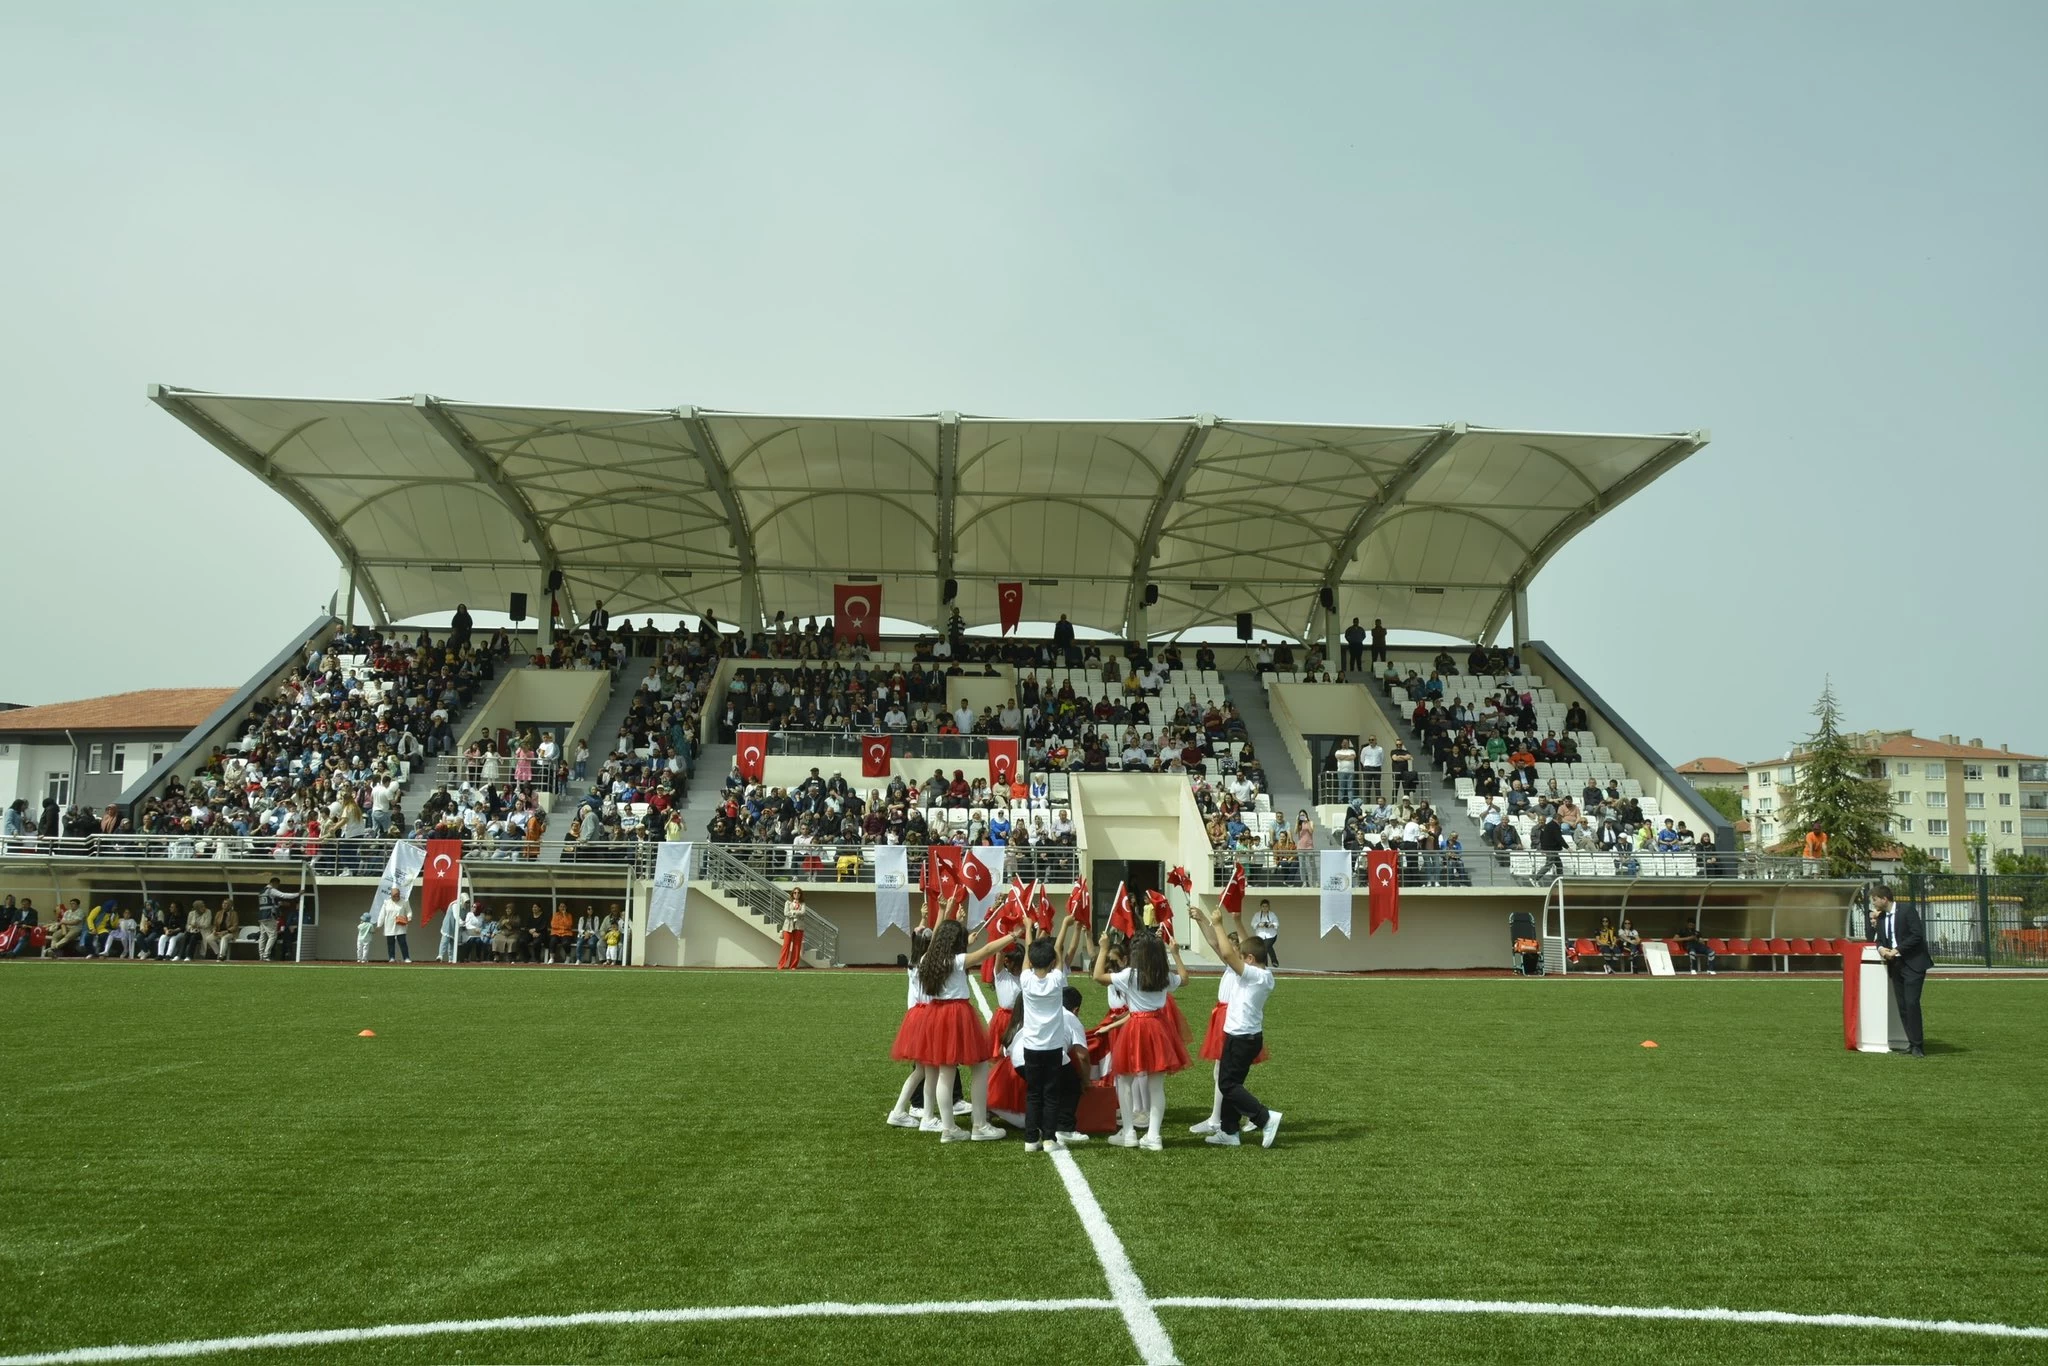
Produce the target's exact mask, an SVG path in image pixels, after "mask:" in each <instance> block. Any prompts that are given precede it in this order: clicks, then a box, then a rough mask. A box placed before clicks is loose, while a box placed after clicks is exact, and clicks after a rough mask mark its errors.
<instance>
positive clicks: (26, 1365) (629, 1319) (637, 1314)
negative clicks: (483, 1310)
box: [0, 1300, 1116, 1366]
mask: <svg viewBox="0 0 2048 1366" xmlns="http://www.w3.org/2000/svg"><path fill="white" fill-rule="evenodd" d="M1115 1308H1116V1304H1115V1302H1114V1301H1111V1300H955V1301H933V1302H927V1303H920V1304H840V1303H837V1302H834V1301H830V1300H827V1301H821V1302H819V1303H815V1304H758V1305H733V1306H729V1307H724V1308H705V1309H616V1310H606V1311H599V1312H595V1313H586V1314H520V1315H516V1316H513V1317H510V1318H499V1319H442V1320H438V1321H435V1322H431V1323H384V1324H378V1325H377V1326H375V1327H372V1328H320V1329H313V1330H310V1331H306V1332H298V1333H257V1334H253V1335H251V1336H248V1337H236V1338H192V1339H187V1340H186V1341H183V1342H159V1343H152V1344H149V1345H146V1346H133V1345H128V1344H117V1345H113V1346H108V1347H75V1348H72V1349H71V1350H70V1351H65V1352H37V1353H32V1354H30V1355H27V1356H11V1357H0V1366H63V1363H66V1362H90V1361H147V1360H154V1359H159V1358H163V1357H199V1356H214V1355H217V1354H219V1353H222V1352H247V1351H258V1350H263V1349H268V1348H292V1347H332V1346H337V1345H340V1344H343V1343H350V1342H378V1341H384V1340H387V1339H392V1338H427V1337H442V1336H447V1335H450V1334H457V1333H516V1332H532V1331H534V1330H537V1329H552V1328H582V1327H588V1326H592V1325H596V1326H600V1327H619V1326H626V1327H631V1326H637V1325H642V1324H661V1323H728V1322H734V1321H740V1320H747V1319H814V1318H900V1317H909V1318H915V1317H917V1316H919V1315H923V1314H1022V1313H1030V1312H1034V1311H1036V1310H1040V1309H1100V1310H1104V1311H1110V1310H1114V1309H1115Z"/></svg>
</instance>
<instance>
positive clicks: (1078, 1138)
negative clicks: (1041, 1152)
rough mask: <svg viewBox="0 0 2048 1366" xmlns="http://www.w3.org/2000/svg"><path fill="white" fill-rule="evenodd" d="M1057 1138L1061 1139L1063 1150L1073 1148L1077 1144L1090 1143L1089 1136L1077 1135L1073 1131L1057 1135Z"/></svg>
mask: <svg viewBox="0 0 2048 1366" xmlns="http://www.w3.org/2000/svg"><path fill="white" fill-rule="evenodd" d="M1055 1137H1056V1138H1058V1139H1059V1141H1060V1146H1061V1147H1062V1148H1071V1147H1073V1146H1074V1145H1075V1144H1077V1143H1086V1142H1087V1141H1088V1135H1086V1134H1083V1133H1076V1132H1074V1131H1072V1130H1069V1131H1068V1132H1066V1133H1063V1134H1057V1135H1055Z"/></svg>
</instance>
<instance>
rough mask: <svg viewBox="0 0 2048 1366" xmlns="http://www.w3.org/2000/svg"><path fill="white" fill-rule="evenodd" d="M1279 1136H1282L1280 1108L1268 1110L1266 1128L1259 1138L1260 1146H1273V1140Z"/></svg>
mask: <svg viewBox="0 0 2048 1366" xmlns="http://www.w3.org/2000/svg"><path fill="white" fill-rule="evenodd" d="M1278 1137H1280V1112H1279V1111H1278V1110H1268V1111H1267V1112H1266V1128H1265V1132H1264V1134H1263V1135H1262V1136H1261V1137H1260V1139H1259V1146H1260V1147H1261V1148H1270V1147H1272V1146H1273V1140H1274V1139H1276V1138H1278Z"/></svg>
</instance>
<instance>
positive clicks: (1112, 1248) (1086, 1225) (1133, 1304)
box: [1052, 1148, 1180, 1366]
mask: <svg viewBox="0 0 2048 1366" xmlns="http://www.w3.org/2000/svg"><path fill="white" fill-rule="evenodd" d="M1052 1165H1053V1169H1054V1170H1055V1171H1057V1172H1058V1173H1059V1174H1060V1182H1061V1184H1063V1185H1064V1186H1066V1188H1067V1199H1069V1200H1071V1201H1073V1203H1074V1213H1076V1214H1078V1215H1080V1216H1081V1227H1082V1228H1083V1229H1084V1230H1086V1231H1087V1234H1088V1241H1089V1242H1090V1243H1092V1244H1093V1245H1094V1247H1095V1260H1096V1261H1098V1262H1100V1263H1102V1274H1103V1275H1104V1276H1106V1277H1108V1279H1109V1293H1110V1296H1111V1298H1112V1299H1114V1300H1115V1301H1116V1307H1117V1310H1118V1312H1120V1313H1121V1314H1122V1315H1123V1316H1124V1326H1125V1327H1126V1328H1128V1329H1130V1330H1131V1341H1132V1342H1133V1343H1136V1344H1137V1348H1138V1359H1139V1360H1140V1361H1143V1362H1145V1363H1146V1366H1162V1364H1163V1363H1167V1362H1176V1361H1179V1360H1180V1358H1179V1357H1178V1356H1175V1355H1174V1351H1173V1339H1172V1338H1170V1337H1168V1336H1167V1335H1166V1325H1165V1324H1163V1323H1161V1322H1160V1321H1159V1313H1158V1311H1157V1310H1155V1309H1154V1308H1153V1307H1152V1306H1153V1304H1154V1301H1153V1300H1152V1299H1151V1297H1150V1296H1148V1295H1146V1293H1145V1283H1144V1282H1143V1281H1141V1280H1139V1279H1138V1270H1137V1268H1136V1267H1134V1266H1132V1265H1131V1259H1130V1256H1129V1254H1128V1253H1126V1252H1125V1251H1124V1242H1123V1239H1121V1238H1119V1237H1117V1236H1116V1230H1115V1229H1114V1228H1112V1227H1110V1223H1109V1216H1108V1215H1106V1214H1104V1213H1103V1212H1102V1206H1101V1204H1100V1203H1098V1202H1097V1200H1096V1199H1095V1192H1094V1190H1093V1189H1091V1188H1090V1187H1089V1185H1088V1178H1087V1177H1085V1176H1083V1175H1081V1167H1080V1164H1078V1163H1077V1162H1075V1161H1074V1155H1073V1154H1072V1153H1070V1152H1068V1151H1067V1150H1066V1149H1065V1148H1054V1149H1053V1151H1052Z"/></svg>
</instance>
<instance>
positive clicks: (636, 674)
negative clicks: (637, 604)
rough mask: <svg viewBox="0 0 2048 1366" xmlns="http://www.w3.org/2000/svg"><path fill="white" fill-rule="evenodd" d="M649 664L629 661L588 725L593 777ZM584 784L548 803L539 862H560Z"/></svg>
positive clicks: (567, 759) (573, 784)
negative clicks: (544, 835)
mask: <svg viewBox="0 0 2048 1366" xmlns="http://www.w3.org/2000/svg"><path fill="white" fill-rule="evenodd" d="M652 666H653V661H651V660H645V659H629V660H627V661H626V666H625V667H624V668H623V669H621V670H619V672H618V675H617V677H615V678H614V679H613V680H612V695H611V697H610V699H609V700H608V701H606V703H605V706H604V710H603V711H601V712H599V713H598V716H597V724H596V725H594V726H592V727H591V728H590V731H589V735H588V738H589V740H590V773H591V776H592V777H595V776H596V773H597V770H598V768H599V767H600V766H601V765H602V764H603V762H604V756H605V755H606V754H607V753H608V752H609V751H610V750H611V746H612V742H613V741H614V740H615V739H616V738H617V737H618V734H619V727H620V726H621V725H623V724H625V720H626V713H627V711H628V710H630V709H631V708H632V705H633V694H634V693H635V692H636V691H638V690H639V687H640V680H641V679H643V678H645V677H647V673H648V670H649V669H650V668H651V667H652ZM572 755H573V751H572V754H565V755H564V756H562V757H563V761H564V762H573V757H572ZM586 790H587V784H586V785H585V786H583V787H579V786H578V785H577V783H576V782H575V781H574V780H573V779H572V780H571V781H570V782H569V785H568V790H566V791H564V792H562V793H560V794H558V795H557V796H556V797H554V798H553V800H551V801H550V802H549V803H548V834H547V838H546V839H545V840H543V841H542V842H541V847H540V861H541V862H542V863H560V862H561V861H562V839H563V837H564V836H566V835H567V834H568V831H569V817H570V814H571V813H572V812H574V811H575V809H576V804H577V803H578V802H579V801H581V800H582V799H583V794H584V792H585V791H586Z"/></svg>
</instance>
